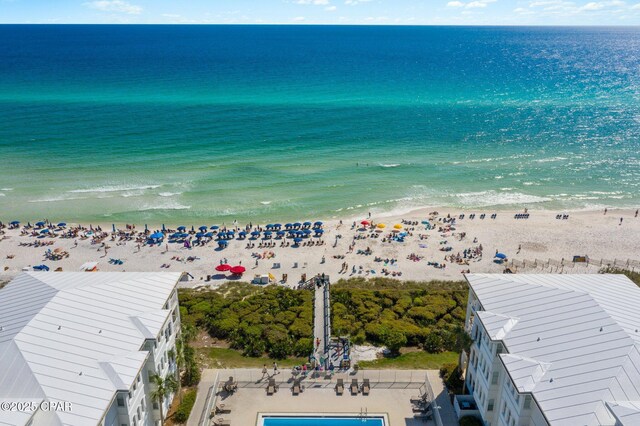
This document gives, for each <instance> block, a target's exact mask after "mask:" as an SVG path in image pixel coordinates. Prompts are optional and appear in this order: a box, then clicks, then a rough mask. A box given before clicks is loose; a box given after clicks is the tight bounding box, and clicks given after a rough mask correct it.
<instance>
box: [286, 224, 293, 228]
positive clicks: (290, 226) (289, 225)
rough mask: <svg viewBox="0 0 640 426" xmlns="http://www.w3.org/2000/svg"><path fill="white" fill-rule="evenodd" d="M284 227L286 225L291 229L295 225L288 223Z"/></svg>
mask: <svg viewBox="0 0 640 426" xmlns="http://www.w3.org/2000/svg"><path fill="white" fill-rule="evenodd" d="M284 227H285V228H286V229H289V228H292V227H293V225H292V224H290V223H287V224H286V225H284Z"/></svg>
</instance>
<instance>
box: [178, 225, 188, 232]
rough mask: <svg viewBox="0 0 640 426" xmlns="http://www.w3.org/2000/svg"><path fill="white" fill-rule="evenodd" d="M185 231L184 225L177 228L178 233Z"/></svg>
mask: <svg viewBox="0 0 640 426" xmlns="http://www.w3.org/2000/svg"><path fill="white" fill-rule="evenodd" d="M186 229H187V227H186V226H184V225H181V226H178V231H185V230H186Z"/></svg>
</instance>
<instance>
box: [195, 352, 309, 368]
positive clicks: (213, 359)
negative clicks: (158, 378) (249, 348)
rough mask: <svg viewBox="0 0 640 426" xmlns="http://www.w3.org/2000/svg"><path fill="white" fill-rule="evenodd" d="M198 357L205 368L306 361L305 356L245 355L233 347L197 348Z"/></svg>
mask: <svg viewBox="0 0 640 426" xmlns="http://www.w3.org/2000/svg"><path fill="white" fill-rule="evenodd" d="M196 350H197V356H198V359H199V360H200V361H201V362H202V364H204V365H205V366H206V367H207V368H258V369H262V366H263V365H264V364H267V367H268V368H271V367H272V366H273V363H274V362H277V363H278V367H280V368H290V367H293V366H295V365H301V364H302V363H304V362H306V361H307V359H306V358H287V359H273V358H269V357H266V356H263V357H256V358H254V357H246V356H243V355H242V353H241V352H239V351H237V350H235V349H227V348H198V349H196Z"/></svg>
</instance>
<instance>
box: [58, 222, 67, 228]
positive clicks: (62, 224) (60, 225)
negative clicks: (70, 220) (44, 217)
mask: <svg viewBox="0 0 640 426" xmlns="http://www.w3.org/2000/svg"><path fill="white" fill-rule="evenodd" d="M58 226H59V227H63V226H67V224H66V223H64V222H60V223H59V224H58Z"/></svg>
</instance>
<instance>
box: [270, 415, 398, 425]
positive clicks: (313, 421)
mask: <svg viewBox="0 0 640 426" xmlns="http://www.w3.org/2000/svg"><path fill="white" fill-rule="evenodd" d="M387 424H388V423H386V422H385V419H384V417H382V416H367V417H366V418H361V417H359V416H357V415H355V416H333V415H332V416H302V417H296V416H283V415H275V416H269V415H262V418H261V419H260V421H259V422H258V425H259V426H385V425H387Z"/></svg>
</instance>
